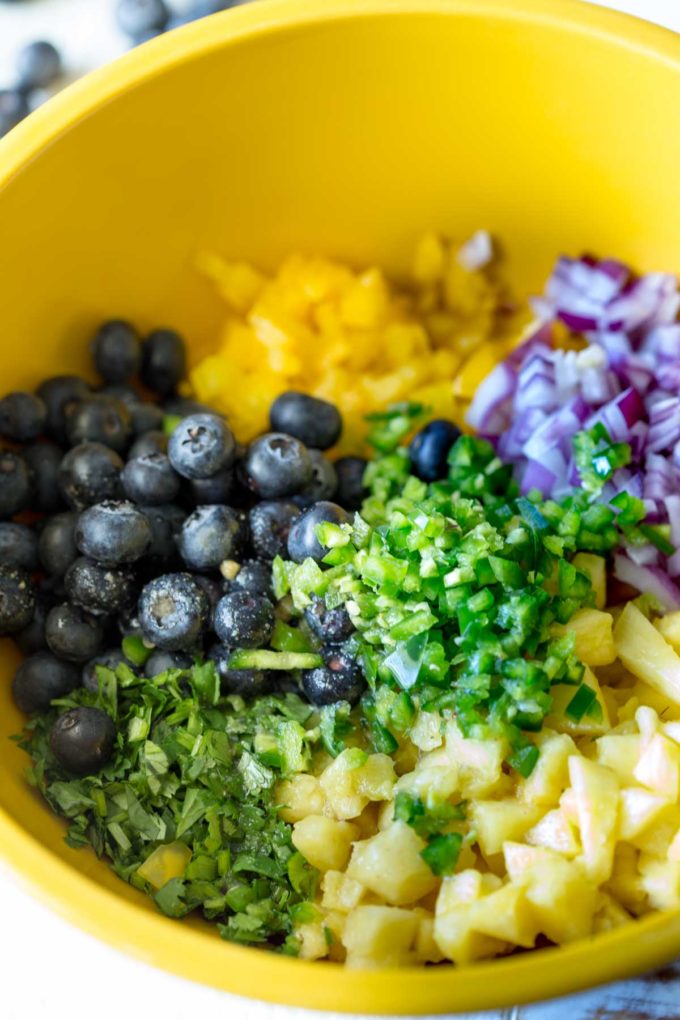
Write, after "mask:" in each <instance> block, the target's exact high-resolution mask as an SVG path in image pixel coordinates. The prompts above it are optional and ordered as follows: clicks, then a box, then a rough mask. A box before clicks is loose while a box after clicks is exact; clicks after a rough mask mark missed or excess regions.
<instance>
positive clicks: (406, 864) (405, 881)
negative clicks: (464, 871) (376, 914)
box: [347, 822, 438, 906]
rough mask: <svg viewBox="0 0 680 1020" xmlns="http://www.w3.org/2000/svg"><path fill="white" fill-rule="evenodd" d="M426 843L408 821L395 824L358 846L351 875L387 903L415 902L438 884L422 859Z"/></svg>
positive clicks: (350, 867) (354, 852) (354, 851)
mask: <svg viewBox="0 0 680 1020" xmlns="http://www.w3.org/2000/svg"><path fill="white" fill-rule="evenodd" d="M424 846H425V843H424V842H423V840H422V839H420V837H419V836H417V835H416V833H415V832H414V831H413V829H411V828H410V827H409V826H408V825H407V824H406V823H405V822H394V823H393V824H392V825H390V826H389V828H387V829H384V830H383V831H382V832H379V833H378V834H377V835H375V836H372V837H371V838H370V839H366V840H362V841H361V842H359V843H355V844H354V848H353V850H352V856H351V858H350V862H349V866H348V868H347V874H348V875H349V877H350V878H353V879H355V881H357V882H360V883H361V884H362V885H364V886H365V887H366V888H367V889H370V891H371V892H374V893H376V895H378V896H380V897H382V899H384V900H385V901H386V902H387V903H390V904H393V905H394V906H401V905H403V904H405V903H414V902H415V901H416V900H419V899H421V898H422V897H423V896H425V895H427V893H429V892H431V891H432V889H434V888H436V886H437V885H438V879H437V878H436V876H435V875H433V874H432V872H431V871H430V869H429V867H428V866H427V864H426V863H425V861H424V860H423V858H422V857H421V856H420V851H421V850H422V849H423V848H424Z"/></svg>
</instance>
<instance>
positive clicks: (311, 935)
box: [295, 921, 328, 960]
mask: <svg viewBox="0 0 680 1020" xmlns="http://www.w3.org/2000/svg"><path fill="white" fill-rule="evenodd" d="M295 935H296V937H297V939H298V941H299V943H300V949H299V957H300V959H301V960H321V959H323V957H324V956H328V942H327V941H326V935H325V933H324V930H323V925H322V924H320V923H319V922H317V921H313V922H310V923H308V924H298V925H297V926H296V928H295Z"/></svg>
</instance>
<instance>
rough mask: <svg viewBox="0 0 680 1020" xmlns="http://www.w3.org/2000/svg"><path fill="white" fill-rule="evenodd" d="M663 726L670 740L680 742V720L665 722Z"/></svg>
mask: <svg viewBox="0 0 680 1020" xmlns="http://www.w3.org/2000/svg"><path fill="white" fill-rule="evenodd" d="M661 728H662V730H663V732H664V733H665V734H666V736H667V737H668V738H669V739H670V740H672V741H674V742H675V743H676V744H680V722H665V723H663V724H662V727H661Z"/></svg>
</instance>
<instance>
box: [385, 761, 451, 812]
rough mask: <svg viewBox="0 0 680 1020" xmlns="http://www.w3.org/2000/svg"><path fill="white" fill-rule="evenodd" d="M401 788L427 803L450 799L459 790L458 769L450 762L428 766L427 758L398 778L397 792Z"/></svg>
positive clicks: (395, 789)
mask: <svg viewBox="0 0 680 1020" xmlns="http://www.w3.org/2000/svg"><path fill="white" fill-rule="evenodd" d="M400 790H408V791H409V793H413V794H415V795H416V796H417V797H420V799H421V800H422V801H424V802H425V803H426V804H427V803H431V802H433V801H437V800H438V801H442V800H448V799H449V798H450V797H451V796H452V795H453V794H454V793H456V791H457V790H458V770H457V769H455V768H451V765H450V764H447V765H433V766H428V765H427V760H426V761H425V762H424V763H422V764H421V765H417V766H416V768H415V770H414V771H413V772H409V773H408V774H407V775H405V776H401V777H400V778H399V779H398V780H397V784H396V786H395V788H394V791H395V794H396V793H398V792H399V791H400Z"/></svg>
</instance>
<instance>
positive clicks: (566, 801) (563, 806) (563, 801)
mask: <svg viewBox="0 0 680 1020" xmlns="http://www.w3.org/2000/svg"><path fill="white" fill-rule="evenodd" d="M560 811H561V812H562V814H563V815H564V817H565V818H566V819H567V821H568V822H569V824H570V825H578V804H577V802H576V794H575V793H574V791H573V790H572V789H571V787H569V789H568V790H565V791H564V793H563V794H562V796H561V797H560Z"/></svg>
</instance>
